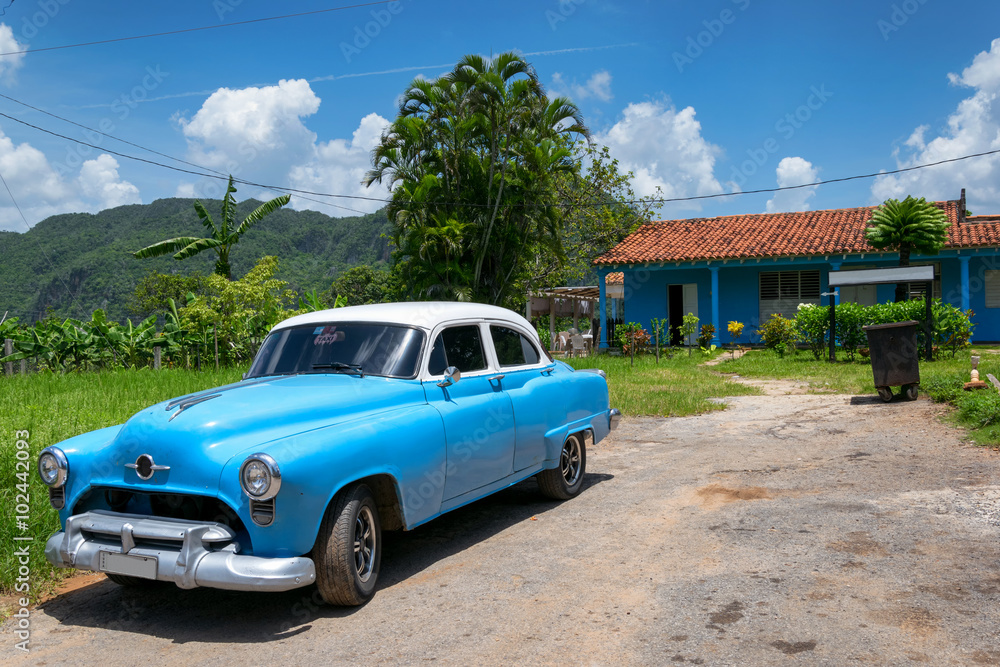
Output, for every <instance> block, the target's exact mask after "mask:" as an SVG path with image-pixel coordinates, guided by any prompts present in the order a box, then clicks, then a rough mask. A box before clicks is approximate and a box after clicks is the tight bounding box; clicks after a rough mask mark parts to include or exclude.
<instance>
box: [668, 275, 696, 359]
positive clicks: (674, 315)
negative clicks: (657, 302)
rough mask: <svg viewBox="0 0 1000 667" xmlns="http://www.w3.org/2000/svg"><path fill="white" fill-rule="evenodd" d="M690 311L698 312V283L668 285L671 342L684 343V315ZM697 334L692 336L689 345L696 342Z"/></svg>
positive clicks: (673, 343) (674, 343)
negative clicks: (682, 325) (681, 331)
mask: <svg viewBox="0 0 1000 667" xmlns="http://www.w3.org/2000/svg"><path fill="white" fill-rule="evenodd" d="M688 313H692V314H693V315H697V314H698V285H697V284H696V283H689V284H686V285H667V322H668V326H669V327H670V344H671V345H683V344H684V340H683V339H682V338H681V334H680V326H681V324H683V323H684V316H685V315H687V314H688ZM696 335H697V334H694V335H692V336H690V337H689V338H690V340H688V341H687V344H688V345H692V344H694V338H695V336H696Z"/></svg>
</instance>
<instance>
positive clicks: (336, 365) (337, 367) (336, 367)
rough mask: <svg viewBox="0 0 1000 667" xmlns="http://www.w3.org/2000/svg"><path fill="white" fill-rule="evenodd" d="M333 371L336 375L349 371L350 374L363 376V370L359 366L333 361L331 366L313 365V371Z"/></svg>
mask: <svg viewBox="0 0 1000 667" xmlns="http://www.w3.org/2000/svg"><path fill="white" fill-rule="evenodd" d="M326 369H329V370H333V371H337V372H338V373H339V372H341V371H349V372H351V373H357V374H358V375H360V376H361V377H364V376H365V372H364V370H362V368H361V364H345V363H344V362H342V361H335V362H333V363H332V364H313V370H314V371H315V370H326Z"/></svg>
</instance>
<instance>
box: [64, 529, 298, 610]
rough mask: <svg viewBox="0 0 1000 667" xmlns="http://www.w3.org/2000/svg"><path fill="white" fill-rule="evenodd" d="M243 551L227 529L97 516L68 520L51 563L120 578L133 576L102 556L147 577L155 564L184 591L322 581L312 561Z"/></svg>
mask: <svg viewBox="0 0 1000 667" xmlns="http://www.w3.org/2000/svg"><path fill="white" fill-rule="evenodd" d="M238 549H239V545H238V544H237V542H236V535H235V534H234V533H233V531H232V529H231V528H229V527H228V526H225V525H223V524H221V523H213V522H207V521H186V520H183V519H164V518H161V517H154V516H143V515H139V514H118V513H115V512H105V511H101V510H95V511H91V512H86V513H84V514H78V515H76V516H72V517H70V518H69V519H67V520H66V530H65V531H60V532H57V533H55V534H54V535H53V536H52V537H50V538H49V540H48V542H47V543H46V545H45V557H46V558H47V559H48V561H49V562H50V563H52V564H53V565H55V566H56V567H72V568H76V569H80V570H93V571H94V572H112V573H115V574H133V573H132V572H130V571H126V570H128V569H129V568H128V567H125V568H122V567H121V566H120V565H117V566H112V567H111V568H108V567H107V566H105V569H102V567H101V563H102V558H101V553H102V552H103V553H105V554H115V555H118V554H123V555H127V556H131V557H135V558H134V560H133V559H126V562H127V563H129V562H135V563H140V562H142V563H144V564H146V565H137V566H136V567H137V568H143V569H145V570H146V571H147V573H148V569H149V567H150V566H149V564H150V559H154V558H155V559H156V561H155V568H153V570H152V571H153V572H155V577H156V579H157V580H158V581H172V582H174V583H175V584H177V586H178V587H180V588H197V587H198V586H205V587H207V588H224V589H226V590H232V591H287V590H291V589H293V588H299V587H301V586H308V585H309V584H312V583H313V582H315V581H316V567H315V566H314V565H313V562H312V560H311V559H309V558H306V557H304V556H296V557H291V558H261V557H258V556H242V555H239V554H238V553H237V550H238ZM105 560H107V561H111V559H110V558H107V557H105ZM121 560H122V559H118V561H119V563H120V562H121ZM114 568H117V569H114ZM148 578H152V577H148Z"/></svg>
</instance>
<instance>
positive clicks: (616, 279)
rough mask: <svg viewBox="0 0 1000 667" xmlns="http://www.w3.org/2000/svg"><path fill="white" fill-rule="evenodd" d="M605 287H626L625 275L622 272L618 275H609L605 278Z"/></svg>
mask: <svg viewBox="0 0 1000 667" xmlns="http://www.w3.org/2000/svg"><path fill="white" fill-rule="evenodd" d="M604 284H605V285H624V284H625V274H624V273H622V272H621V271H618V272H617V273H609V274H608V275H607V276H605V278H604Z"/></svg>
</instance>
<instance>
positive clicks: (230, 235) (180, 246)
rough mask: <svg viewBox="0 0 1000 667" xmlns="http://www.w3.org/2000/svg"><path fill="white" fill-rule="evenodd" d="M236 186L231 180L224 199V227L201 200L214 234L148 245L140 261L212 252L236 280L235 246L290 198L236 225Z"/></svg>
mask: <svg viewBox="0 0 1000 667" xmlns="http://www.w3.org/2000/svg"><path fill="white" fill-rule="evenodd" d="M235 192H236V186H234V185H233V177H232V176H230V177H229V187H228V188H226V196H225V197H224V198H223V199H222V224H221V225H216V224H215V222H214V221H213V220H212V216H211V215H209V213H208V211H207V210H206V209H205V206H204V205H203V204H202V203H201V202H200V201H195V203H194V210H195V211H197V212H198V217H199V218H201V224H203V225H204V226H205V229H207V230H209V231H210V232H211V234H212V235H211V236H210V237H208V238H201V239H200V238H198V237H196V236H180V237H177V238H174V239H167V240H166V241H160V242H159V243H154V244H153V245H151V246H147V247H145V248H143V249H142V250H139V251H137V252H135V253H134V254H133V256H134V257H136V258H137V259H145V258H147V257H160V256H162V255H169V254H170V253H175V254H174V259H177V260H181V259H187V258H188V257H191V256H192V255H197V254H198V253H199V252H201V251H202V250H208V249H212V250H214V251H215V253H216V254H217V255H218V256H219V258H218V260H216V262H215V272H216V273H217V274H219V275H220V276H222V277H223V278H225V279H226V280H232V279H233V272H232V268H231V267H230V265H229V251H230V250H231V249H232V247H233V246H234V245H236V244H237V243H239V241H240V237H242V236H243V234H245V233H246V232H247V230H249V229H250V228H251V227H253V226H254V225H256V224H257V223H258V222H260V221H261V220H263V219H264V218H265V217H266V216H267V215H268V214H270V213H273V212H274V211H276V210H278V209H279V208H281V207H282V206H284V205H285V204H287V203H288V201H289V199H291V196H290V195H281V196H280V197H275V198H274V199H272V200H271V201H269V202H266V203H264V204H261V205H260V206H258V207H257V208H256V209H254V211H253V212H252V213H251V214H250V215H248V216H247V217H246V218H244V219H243V222H241V223H240V224H239V225H236V198H235V197H233V194H234V193H235Z"/></svg>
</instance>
